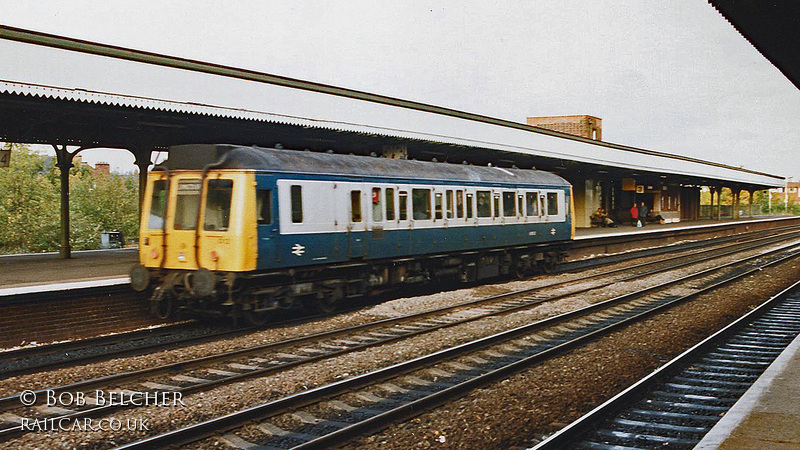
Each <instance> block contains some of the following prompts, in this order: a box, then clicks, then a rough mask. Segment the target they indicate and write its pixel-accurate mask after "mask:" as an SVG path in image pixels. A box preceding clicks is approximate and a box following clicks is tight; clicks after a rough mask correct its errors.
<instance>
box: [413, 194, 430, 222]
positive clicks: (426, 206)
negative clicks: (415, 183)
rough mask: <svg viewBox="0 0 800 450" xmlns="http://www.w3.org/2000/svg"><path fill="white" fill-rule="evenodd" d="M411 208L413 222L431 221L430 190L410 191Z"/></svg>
mask: <svg viewBox="0 0 800 450" xmlns="http://www.w3.org/2000/svg"><path fill="white" fill-rule="evenodd" d="M411 208H413V213H414V215H413V218H414V220H431V190H430V189H412V190H411Z"/></svg>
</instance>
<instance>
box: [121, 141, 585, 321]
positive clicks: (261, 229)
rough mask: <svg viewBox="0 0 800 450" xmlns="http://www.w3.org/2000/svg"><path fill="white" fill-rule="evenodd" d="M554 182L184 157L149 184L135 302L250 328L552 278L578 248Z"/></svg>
mask: <svg viewBox="0 0 800 450" xmlns="http://www.w3.org/2000/svg"><path fill="white" fill-rule="evenodd" d="M572 214H573V204H572V190H571V186H570V184H569V183H568V182H567V181H566V180H564V179H563V178H561V177H559V176H557V175H554V174H552V173H549V172H544V171H539V170H524V169H516V168H500V167H483V166H474V165H463V164H449V163H437V162H426V161H413V160H403V159H389V158H378V157H367V156H354V155H341V154H330V153H319V152H310V151H294V150H282V149H270V148H259V147H244V146H235V145H185V146H175V147H172V148H171V149H170V157H169V160H168V161H167V162H166V163H165V164H163V165H162V166H159V167H157V168H155V169H154V170H153V171H152V172H151V173H150V175H149V178H148V183H147V188H146V192H145V201H144V204H143V207H142V220H141V229H140V236H139V239H140V247H139V249H140V250H139V257H140V264H138V265H137V266H135V267H134V268H133V270H132V273H131V283H132V286H133V288H134V289H135V290H137V291H145V290H150V291H152V297H151V302H152V306H153V311H154V312H155V313H156V314H157V315H159V316H161V317H165V316H167V315H168V314H170V313H171V312H172V311H174V310H175V309H181V310H189V311H194V312H199V313H206V314H217V315H226V316H233V317H240V316H244V317H245V318H247V320H249V321H250V322H253V323H260V322H263V321H264V320H266V319H267V318H269V316H270V315H271V314H272V312H273V311H274V310H276V309H277V308H289V307H292V306H295V305H296V304H298V303H306V304H308V303H310V304H313V305H314V306H315V307H317V308H318V309H321V310H323V311H325V310H330V309H332V308H335V307H337V306H338V305H341V304H342V303H343V302H345V301H346V300H347V299H348V298H352V297H358V296H363V295H365V294H367V293H369V292H372V291H375V290H383V289H387V288H390V287H392V286H398V285H404V284H409V283H425V282H430V281H436V280H444V279H451V280H460V281H462V282H472V281H476V280H482V279H488V278H494V277H498V276H503V275H511V276H518V277H521V276H523V275H525V274H526V273H527V272H529V271H532V270H536V269H538V268H541V269H548V268H549V267H551V266H552V265H554V264H555V263H557V262H558V261H559V259H560V258H561V257H562V256H563V254H564V249H565V248H566V245H567V244H568V243H569V242H570V241H571V239H572V238H573V237H574V232H575V230H574V226H573V223H572V220H571V218H572Z"/></svg>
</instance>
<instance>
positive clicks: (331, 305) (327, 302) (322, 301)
mask: <svg viewBox="0 0 800 450" xmlns="http://www.w3.org/2000/svg"><path fill="white" fill-rule="evenodd" d="M343 298H344V292H342V288H341V287H339V286H337V287H335V288H333V289H331V290H330V291H328V292H326V293H325V294H324V295H323V296H322V298H318V299H315V300H314V309H315V310H316V311H317V312H320V313H323V314H330V313H332V312H334V311H336V310H337V309H338V308H339V305H340V303H341V301H342V299H343Z"/></svg>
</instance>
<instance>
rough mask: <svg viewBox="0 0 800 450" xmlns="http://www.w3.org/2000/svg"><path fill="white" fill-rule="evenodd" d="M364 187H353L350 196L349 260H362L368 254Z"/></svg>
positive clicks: (348, 226)
mask: <svg viewBox="0 0 800 450" xmlns="http://www.w3.org/2000/svg"><path fill="white" fill-rule="evenodd" d="M366 195H367V194H366V192H365V190H364V186H362V185H353V186H352V187H351V188H350V195H349V196H348V203H349V205H350V207H349V217H348V224H347V256H348V257H349V258H362V257H364V256H366V254H367V245H366V240H365V236H366V234H367V233H366V231H367V220H366V218H365V217H364V204H365V203H366V202H365V201H364V200H365V197H366Z"/></svg>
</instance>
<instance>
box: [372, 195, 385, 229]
mask: <svg viewBox="0 0 800 450" xmlns="http://www.w3.org/2000/svg"><path fill="white" fill-rule="evenodd" d="M372 221H373V222H383V205H382V204H381V188H372Z"/></svg>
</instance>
